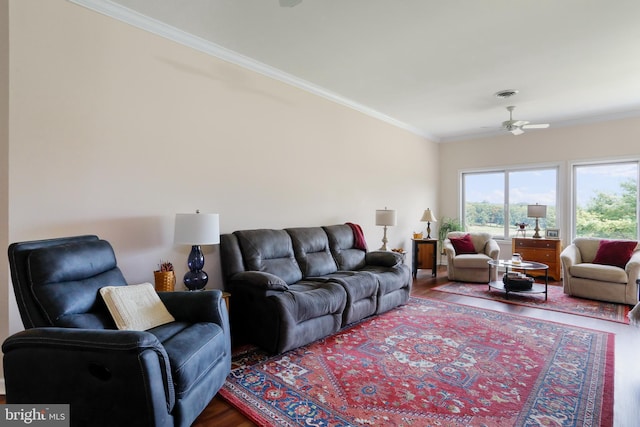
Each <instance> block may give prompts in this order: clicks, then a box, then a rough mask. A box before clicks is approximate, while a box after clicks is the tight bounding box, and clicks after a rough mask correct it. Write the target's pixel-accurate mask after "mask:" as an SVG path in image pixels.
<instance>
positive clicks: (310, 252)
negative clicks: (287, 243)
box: [285, 227, 338, 277]
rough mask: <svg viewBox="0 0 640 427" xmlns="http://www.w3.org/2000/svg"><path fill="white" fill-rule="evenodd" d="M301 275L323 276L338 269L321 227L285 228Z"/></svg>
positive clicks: (325, 234)
mask: <svg viewBox="0 0 640 427" xmlns="http://www.w3.org/2000/svg"><path fill="white" fill-rule="evenodd" d="M285 231H286V232H287V233H289V236H291V242H292V243H293V251H294V253H295V256H296V260H297V261H298V265H299V266H300V269H301V270H302V276H303V277H313V276H324V275H326V274H331V273H334V272H336V271H338V266H337V265H336V262H335V260H334V259H333V256H332V255H331V250H330V249H329V239H328V238H327V233H325V231H324V230H323V229H322V227H300V228H287V229H286V230H285Z"/></svg>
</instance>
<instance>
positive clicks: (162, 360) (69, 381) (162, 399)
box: [2, 328, 175, 425]
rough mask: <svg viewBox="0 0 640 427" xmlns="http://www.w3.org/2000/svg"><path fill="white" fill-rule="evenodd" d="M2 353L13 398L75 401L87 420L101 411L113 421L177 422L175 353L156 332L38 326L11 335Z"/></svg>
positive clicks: (79, 416)
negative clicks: (169, 351) (174, 416)
mask: <svg viewBox="0 0 640 427" xmlns="http://www.w3.org/2000/svg"><path fill="white" fill-rule="evenodd" d="M2 351H3V352H4V368H5V383H6V392H7V403H69V404H70V405H71V411H72V413H73V417H74V421H75V422H77V423H79V424H81V425H82V424H84V425H89V424H85V422H86V423H90V420H91V419H95V416H103V417H107V419H108V420H109V422H110V423H112V425H147V424H151V423H152V421H151V420H153V419H154V418H155V419H156V420H157V425H163V424H164V425H167V424H168V422H169V421H171V420H172V417H171V416H170V415H169V414H170V412H171V411H172V410H173V406H174V404H175V394H174V389H173V379H172V377H171V368H170V364H169V358H168V356H167V353H166V352H165V350H164V348H163V347H162V344H160V342H159V341H158V339H157V338H156V337H155V336H154V335H153V334H151V333H149V332H139V331H119V330H98V329H74V328H33V329H28V330H26V331H22V332H18V333H16V334H14V335H12V336H10V337H9V338H7V340H6V341H5V342H4V343H3V344H2ZM123 384H126V389H127V392H126V393H123ZM106 407H109V408H117V409H118V410H117V411H109V410H107V409H105V408H106ZM140 408H147V410H140ZM83 420H84V421H83ZM163 420H166V421H165V422H163Z"/></svg>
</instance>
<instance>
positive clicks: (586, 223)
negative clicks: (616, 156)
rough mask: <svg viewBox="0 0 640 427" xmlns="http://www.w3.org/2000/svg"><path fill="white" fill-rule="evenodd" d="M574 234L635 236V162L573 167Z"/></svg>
mask: <svg viewBox="0 0 640 427" xmlns="http://www.w3.org/2000/svg"><path fill="white" fill-rule="evenodd" d="M574 181H575V194H574V200H575V203H574V206H575V208H574V212H573V214H574V224H575V236H576V237H598V238H608V239H630V240H637V239H638V162H637V161H633V162H615V163H606V164H604V163H602V164H588V165H575V166H574Z"/></svg>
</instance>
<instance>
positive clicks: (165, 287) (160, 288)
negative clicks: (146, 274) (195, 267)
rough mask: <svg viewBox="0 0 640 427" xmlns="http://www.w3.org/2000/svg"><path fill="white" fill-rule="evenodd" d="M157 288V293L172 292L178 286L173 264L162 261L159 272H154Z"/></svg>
mask: <svg viewBox="0 0 640 427" xmlns="http://www.w3.org/2000/svg"><path fill="white" fill-rule="evenodd" d="M153 277H154V279H155V288H156V291H157V292H171V291H173V290H174V288H175V286H176V274H175V272H174V271H173V264H171V263H170V262H169V261H162V260H160V265H159V266H158V270H156V271H154V272H153Z"/></svg>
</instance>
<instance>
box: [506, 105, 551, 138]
mask: <svg viewBox="0 0 640 427" xmlns="http://www.w3.org/2000/svg"><path fill="white" fill-rule="evenodd" d="M515 109H516V107H515V106H514V105H510V106H509V107H507V111H509V120H505V121H504V122H502V129H504V130H506V131H509V132H511V133H512V134H513V135H522V134H523V133H524V130H525V129H546V128H548V127H549V124H548V123H529V121H527V120H513V110H515Z"/></svg>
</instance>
